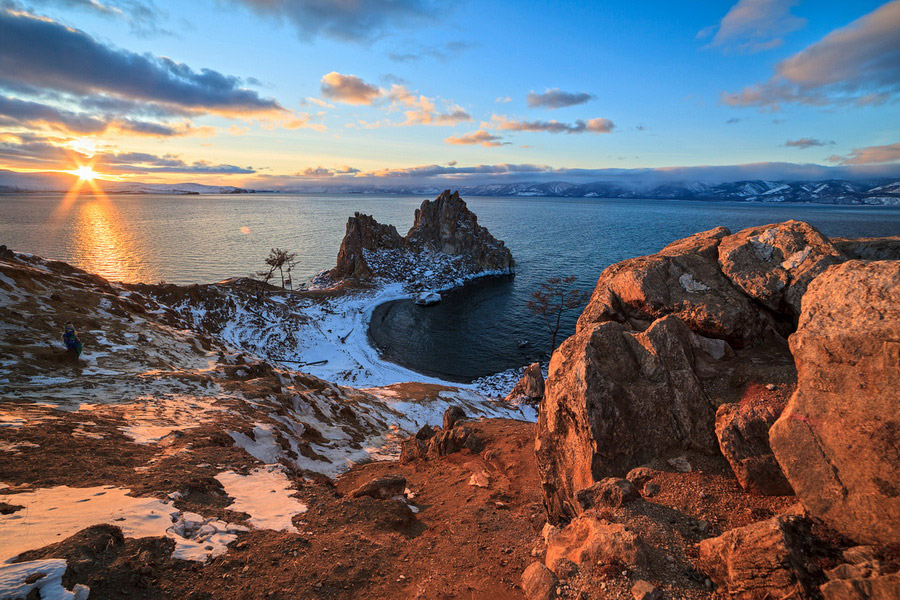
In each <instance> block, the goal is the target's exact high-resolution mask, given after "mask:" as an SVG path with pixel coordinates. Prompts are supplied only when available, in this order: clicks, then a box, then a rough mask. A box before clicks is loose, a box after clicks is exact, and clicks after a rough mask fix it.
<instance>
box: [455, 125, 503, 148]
mask: <svg viewBox="0 0 900 600" xmlns="http://www.w3.org/2000/svg"><path fill="white" fill-rule="evenodd" d="M502 139H503V138H502V137H500V136H499V135H494V134H492V133H491V132H489V131H485V130H484V129H479V130H478V131H473V132H472V133H467V134H465V135H461V136H450V137H448V138H446V139H445V140H444V142H446V143H447V144H451V145H455V146H467V145H468V146H474V145H481V146H484V147H485V148H496V147H497V146H503V145H505V144H509V143H510V142H503V141H501V140H502Z"/></svg>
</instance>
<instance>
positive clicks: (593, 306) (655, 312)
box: [578, 227, 772, 347]
mask: <svg viewBox="0 0 900 600" xmlns="http://www.w3.org/2000/svg"><path fill="white" fill-rule="evenodd" d="M729 233H730V232H729V231H728V229H726V228H724V227H717V228H716V229H711V230H709V231H704V232H702V233H697V234H694V235H692V236H690V237H687V238H684V239H682V240H678V241H675V242H672V243H671V244H669V245H668V246H666V247H665V248H663V249H662V250H660V251H659V252H657V253H656V254H652V255H650V256H641V257H637V258H632V259H628V260H624V261H622V262H618V263H616V264H614V265H610V266H609V267H607V268H606V269H605V270H604V271H603V273H601V274H600V278H599V280H598V281H597V286H596V287H595V288H594V292H593V295H592V296H591V300H590V302H589V303H588V305H587V307H586V308H585V309H584V312H583V313H582V314H581V317H580V318H579V319H578V329H579V330H581V329H585V328H588V327H590V326H591V325H592V324H594V323H600V322H604V321H617V322H620V323H625V324H627V325H628V326H629V327H630V328H632V329H646V327H647V326H648V325H649V324H650V323H651V322H652V321H654V320H655V319H658V318H660V317H664V316H666V315H675V316H677V317H679V318H680V319H681V320H682V321H684V322H685V323H687V325H688V327H690V328H691V329H692V330H693V331H695V332H697V333H699V334H701V335H704V336H707V337H712V338H720V339H724V340H727V341H728V342H729V343H731V344H732V345H735V346H738V347H741V346H745V345H747V344H750V343H754V342H756V341H758V340H760V339H761V338H762V336H763V334H764V333H765V331H766V330H767V328H768V326H769V325H770V324H771V323H772V319H771V317H770V316H769V315H768V314H767V313H766V312H765V311H764V310H761V309H760V308H759V307H758V306H756V304H755V303H754V302H752V301H751V300H750V298H748V297H747V295H746V294H745V293H744V292H742V291H741V290H740V289H739V288H737V287H736V286H735V285H734V284H733V283H732V282H731V281H730V280H729V279H728V278H727V277H725V275H723V274H722V271H721V269H720V268H719V264H718V259H719V250H718V248H719V244H720V243H721V240H722V239H724V238H726V237H727V236H728V235H729Z"/></svg>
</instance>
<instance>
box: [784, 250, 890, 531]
mask: <svg viewBox="0 0 900 600" xmlns="http://www.w3.org/2000/svg"><path fill="white" fill-rule="evenodd" d="M790 344H791V351H792V352H793V354H794V360H795V362H796V365H797V371H798V386H797V390H796V392H795V393H794V395H793V396H792V397H791V400H790V402H789V403H788V406H787V408H786V409H785V411H784V413H782V415H781V417H780V418H779V419H778V421H777V422H776V423H775V424H774V425H773V426H772V429H771V430H770V432H769V438H770V442H771V445H772V450H773V451H774V453H775V456H776V458H777V459H778V462H779V463H780V464H781V466H782V468H783V469H784V473H785V475H786V476H787V478H788V480H789V481H790V482H791V485H792V486H793V488H794V490H795V491H796V493H797V496H798V497H799V498H800V499H801V500H802V502H803V504H804V505H805V506H806V507H807V508H808V509H809V511H810V513H811V514H813V515H814V516H817V517H819V518H821V519H822V520H824V521H825V522H827V523H828V524H829V525H831V526H833V527H834V528H835V529H837V530H838V531H840V532H841V533H843V534H844V535H846V536H847V537H849V538H851V539H853V540H857V541H860V542H871V543H880V544H888V543H896V542H897V540H898V539H900V486H898V483H897V473H900V448H898V445H897V439H898V432H900V262H898V261H876V262H863V261H849V262H846V263H844V264H842V265H839V266H834V267H831V268H829V269H828V270H827V271H826V272H825V273H824V274H822V275H820V276H819V277H817V278H816V279H815V280H813V282H812V284H810V286H809V289H808V290H807V292H806V295H805V296H804V298H803V312H802V314H801V316H800V323H799V327H798V330H797V332H796V333H795V334H794V335H792V336H791V338H790Z"/></svg>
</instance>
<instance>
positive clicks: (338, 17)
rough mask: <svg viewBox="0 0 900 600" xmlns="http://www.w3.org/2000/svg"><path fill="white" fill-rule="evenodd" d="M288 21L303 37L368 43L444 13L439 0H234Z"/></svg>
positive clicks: (233, 0)
mask: <svg viewBox="0 0 900 600" xmlns="http://www.w3.org/2000/svg"><path fill="white" fill-rule="evenodd" d="M232 2H234V3H236V4H241V5H244V6H246V7H248V8H250V9H251V10H252V11H254V12H256V13H258V14H261V15H265V16H268V17H273V18H276V19H279V20H283V21H286V22H288V23H290V24H291V25H293V26H294V29H296V31H297V35H298V36H299V37H300V38H301V39H307V40H308V39H313V38H315V37H317V36H319V35H324V36H327V37H332V38H337V39H341V40H347V41H354V42H364V41H371V40H373V39H376V38H379V37H383V36H384V35H386V34H388V33H391V32H392V31H393V30H395V29H397V28H399V27H405V26H409V25H416V24H418V23H423V22H427V19H429V18H433V17H436V16H437V15H438V14H439V13H440V12H442V9H441V7H442V6H443V4H442V3H440V2H437V1H436V0H232Z"/></svg>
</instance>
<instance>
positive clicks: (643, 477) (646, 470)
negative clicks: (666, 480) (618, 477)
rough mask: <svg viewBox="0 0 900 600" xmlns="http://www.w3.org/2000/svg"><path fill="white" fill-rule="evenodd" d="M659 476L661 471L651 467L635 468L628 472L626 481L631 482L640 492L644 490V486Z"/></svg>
mask: <svg viewBox="0 0 900 600" xmlns="http://www.w3.org/2000/svg"><path fill="white" fill-rule="evenodd" d="M657 475H659V471H657V470H656V469H651V468H650V467H635V468H633V469H632V470H630V471H628V474H627V475H625V479H627V480H628V481H630V482H631V483H632V484H633V485H634V487H636V488H637V489H638V490H642V489H644V484H645V483H647V482H648V481H650V480H651V479H653V478H654V477H656V476H657Z"/></svg>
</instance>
